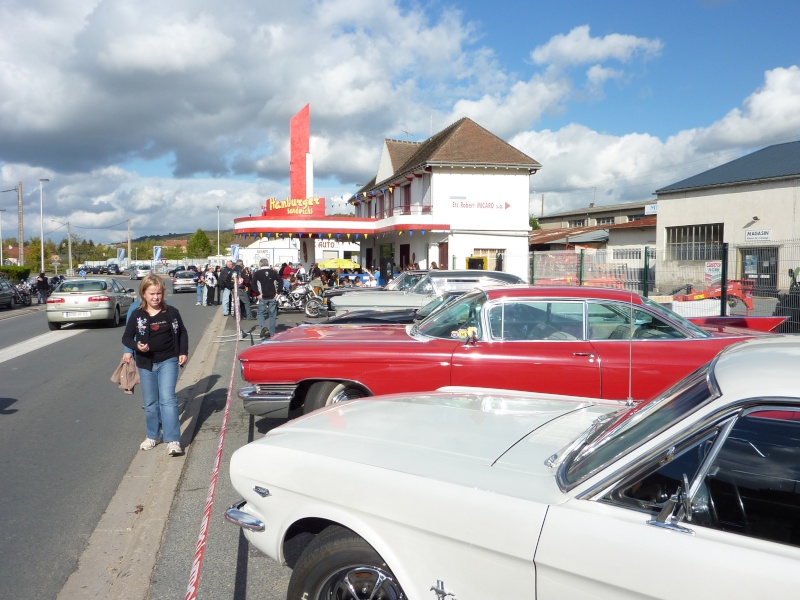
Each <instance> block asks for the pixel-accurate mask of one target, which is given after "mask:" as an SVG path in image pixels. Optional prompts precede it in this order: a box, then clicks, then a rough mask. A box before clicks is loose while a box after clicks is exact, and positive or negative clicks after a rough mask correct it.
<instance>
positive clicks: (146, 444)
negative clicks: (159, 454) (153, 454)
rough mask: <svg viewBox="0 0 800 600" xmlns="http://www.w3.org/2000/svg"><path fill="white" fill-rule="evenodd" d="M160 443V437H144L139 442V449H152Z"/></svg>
mask: <svg viewBox="0 0 800 600" xmlns="http://www.w3.org/2000/svg"><path fill="white" fill-rule="evenodd" d="M160 443H161V439H160V438H159V439H157V440H154V439H152V438H144V441H143V442H142V443H141V444H139V448H140V449H141V450H152V449H153V448H155V447H156V446H158V445H159V444H160Z"/></svg>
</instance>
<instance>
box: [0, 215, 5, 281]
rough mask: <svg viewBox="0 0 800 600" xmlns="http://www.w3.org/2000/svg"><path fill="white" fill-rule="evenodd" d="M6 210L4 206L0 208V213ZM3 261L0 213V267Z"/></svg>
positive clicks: (1, 216)
mask: <svg viewBox="0 0 800 600" xmlns="http://www.w3.org/2000/svg"><path fill="white" fill-rule="evenodd" d="M4 212H6V209H5V208H0V213H4ZM4 264H5V263H4V262H3V215H2V214H0V267H2V266H3V265H4Z"/></svg>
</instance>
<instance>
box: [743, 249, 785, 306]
mask: <svg viewBox="0 0 800 600" xmlns="http://www.w3.org/2000/svg"><path fill="white" fill-rule="evenodd" d="M739 261H740V263H741V265H742V267H741V268H742V279H749V280H751V281H752V282H753V283H754V285H755V289H754V290H753V293H754V294H755V295H756V296H774V295H775V294H777V293H778V249H777V248H775V247H774V246H758V247H751V248H739Z"/></svg>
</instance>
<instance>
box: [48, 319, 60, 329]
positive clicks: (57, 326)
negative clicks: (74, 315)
mask: <svg viewBox="0 0 800 600" xmlns="http://www.w3.org/2000/svg"><path fill="white" fill-rule="evenodd" d="M47 326H48V327H49V328H50V331H58V330H59V329H61V323H53V322H52V321H48V322H47Z"/></svg>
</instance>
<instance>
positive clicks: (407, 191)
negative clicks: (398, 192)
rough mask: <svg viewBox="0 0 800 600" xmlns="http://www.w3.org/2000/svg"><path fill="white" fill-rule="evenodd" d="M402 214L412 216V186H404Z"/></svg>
mask: <svg viewBox="0 0 800 600" xmlns="http://www.w3.org/2000/svg"><path fill="white" fill-rule="evenodd" d="M401 214H404V215H410V214H411V186H410V185H406V186H403V210H402V211H401Z"/></svg>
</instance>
